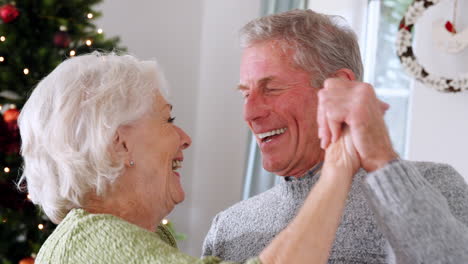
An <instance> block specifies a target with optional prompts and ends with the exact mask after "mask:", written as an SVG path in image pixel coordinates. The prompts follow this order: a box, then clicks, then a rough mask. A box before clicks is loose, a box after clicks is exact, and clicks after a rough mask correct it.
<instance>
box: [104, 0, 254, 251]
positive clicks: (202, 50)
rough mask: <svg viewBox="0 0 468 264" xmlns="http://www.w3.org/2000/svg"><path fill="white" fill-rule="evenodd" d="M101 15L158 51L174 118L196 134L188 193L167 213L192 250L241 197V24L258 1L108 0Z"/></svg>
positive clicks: (144, 52)
mask: <svg viewBox="0 0 468 264" xmlns="http://www.w3.org/2000/svg"><path fill="white" fill-rule="evenodd" d="M99 9H100V10H102V11H103V17H102V18H101V19H100V20H99V21H98V25H100V26H101V27H102V28H103V30H104V32H105V33H106V34H107V35H108V36H115V35H118V36H120V37H121V39H122V44H123V45H125V46H126V47H128V50H129V52H130V53H132V54H134V55H136V56H137V57H139V58H147V59H150V58H156V59H157V60H158V61H159V63H160V64H161V65H162V68H163V69H164V70H165V73H166V77H167V79H168V81H169V84H170V86H171V94H172V96H171V98H170V101H171V103H173V105H174V115H175V116H176V117H177V119H176V123H177V124H179V125H180V126H181V127H182V128H184V129H185V130H186V131H187V132H188V134H189V135H191V137H192V140H193V144H192V147H191V148H189V149H188V150H187V151H185V152H184V154H185V161H184V164H183V166H184V168H183V169H182V170H181V175H182V182H183V186H184V189H185V191H186V200H185V201H184V202H183V203H182V204H181V205H178V206H177V207H176V209H175V210H174V212H173V213H172V214H171V215H170V216H169V219H170V220H171V221H172V222H174V223H175V226H176V230H177V231H178V232H182V233H185V234H186V235H187V237H188V239H187V240H186V241H184V242H182V243H179V246H180V248H181V249H182V250H183V251H184V252H187V253H189V254H191V255H194V256H199V255H200V254H201V243H202V242H203V238H204V236H205V235H206V232H207V231H208V228H209V226H210V224H211V219H212V218H213V217H214V215H215V214H216V213H217V212H219V211H220V210H222V209H225V208H227V207H228V206H230V205H232V204H233V203H235V202H237V201H239V200H240V198H241V192H242V182H243V174H244V165H245V160H246V146H247V131H248V130H247V128H246V126H245V124H244V123H243V121H242V115H241V110H242V100H241V97H240V95H239V94H238V92H237V91H236V90H235V87H236V85H237V83H238V79H239V60H240V49H239V48H238V40H237V38H238V30H239V29H240V27H241V26H242V25H243V24H245V23H246V22H247V21H249V20H251V19H253V18H255V17H257V16H258V15H259V14H260V0H235V1H216V0H191V1H163V0H141V1H138V4H136V3H135V2H133V1H126V0H112V1H111V0H107V1H104V2H103V4H102V5H101V6H100V8H99Z"/></svg>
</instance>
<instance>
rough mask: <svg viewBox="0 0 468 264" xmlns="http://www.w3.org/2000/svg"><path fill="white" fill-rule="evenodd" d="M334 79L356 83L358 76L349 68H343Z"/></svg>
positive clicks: (335, 74) (334, 75)
mask: <svg viewBox="0 0 468 264" xmlns="http://www.w3.org/2000/svg"><path fill="white" fill-rule="evenodd" d="M333 77H336V78H340V79H346V80H349V81H355V80H356V75H355V74H354V72H353V71H352V70H350V69H347V68H342V69H339V70H337V71H336V72H335V73H334V74H333Z"/></svg>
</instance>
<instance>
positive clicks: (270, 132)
mask: <svg viewBox="0 0 468 264" xmlns="http://www.w3.org/2000/svg"><path fill="white" fill-rule="evenodd" d="M286 130H287V128H280V129H275V130H271V131H268V132H265V133H261V134H257V137H258V138H260V139H264V138H266V137H271V136H274V135H280V134H283V133H284V132H286Z"/></svg>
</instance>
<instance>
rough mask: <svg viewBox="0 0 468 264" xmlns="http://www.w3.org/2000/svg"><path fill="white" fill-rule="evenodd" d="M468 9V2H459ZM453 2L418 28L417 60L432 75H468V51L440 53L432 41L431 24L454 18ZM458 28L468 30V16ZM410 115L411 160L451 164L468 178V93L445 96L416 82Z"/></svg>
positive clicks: (428, 16) (426, 15)
mask: <svg viewBox="0 0 468 264" xmlns="http://www.w3.org/2000/svg"><path fill="white" fill-rule="evenodd" d="M458 6H459V10H460V13H459V14H463V12H462V11H461V10H467V9H468V1H467V0H463V1H459V3H458ZM452 8H453V2H452V1H445V2H444V1H443V2H441V3H440V4H438V5H436V6H434V7H432V8H430V9H429V10H427V11H426V12H425V13H424V15H423V16H422V17H421V18H420V19H419V20H418V21H417V23H416V25H415V32H416V34H415V41H416V43H415V45H414V46H415V47H414V51H415V54H416V56H417V58H418V59H419V60H420V61H421V65H423V66H424V67H425V68H426V69H428V71H429V72H430V73H438V74H439V75H443V76H447V77H454V74H460V73H467V72H468V48H467V49H465V50H464V51H462V52H460V53H456V54H449V53H444V52H442V51H440V50H439V49H438V48H437V47H435V45H434V42H433V41H432V29H433V28H432V27H433V26H432V23H433V22H434V21H436V20H438V19H444V21H446V20H448V19H450V20H451V16H452ZM457 27H458V29H459V30H460V31H461V30H462V29H466V28H467V27H468V17H467V16H464V15H460V16H459V17H458V18H457ZM411 103H412V106H411V109H412V113H411V116H410V120H411V122H410V130H409V132H410V134H409V149H408V150H409V152H408V153H409V158H410V159H413V160H426V161H436V162H444V163H449V164H450V165H452V166H453V167H455V168H456V169H457V170H458V171H459V172H460V173H461V174H462V175H463V176H464V177H465V179H468V158H467V157H468V92H464V93H458V94H444V93H440V92H437V91H434V90H433V89H432V88H429V87H426V86H424V85H423V84H421V83H420V82H415V83H414V87H413V94H412V102H411Z"/></svg>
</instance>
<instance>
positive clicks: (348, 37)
mask: <svg viewBox="0 0 468 264" xmlns="http://www.w3.org/2000/svg"><path fill="white" fill-rule="evenodd" d="M266 41H278V42H279V43H280V44H281V47H282V49H283V50H285V51H286V50H287V49H289V48H291V47H292V48H293V49H294V51H295V52H294V57H293V61H294V63H295V64H297V66H299V67H300V68H301V69H303V70H305V71H307V72H309V73H311V75H312V76H311V77H312V78H313V80H311V81H312V85H313V86H322V85H323V81H324V80H325V79H326V78H328V77H331V75H332V74H333V73H335V72H336V71H337V70H339V69H342V68H347V69H350V70H352V71H353V72H354V74H355V76H356V79H357V80H360V81H361V80H362V75H363V66H362V60H361V54H360V51H359V44H358V42H357V38H356V34H355V33H354V32H353V30H352V29H350V28H349V27H348V26H346V25H345V23H344V19H343V18H342V17H339V16H330V15H324V14H319V13H316V12H314V11H312V10H292V11H288V12H283V13H279V14H274V15H269V16H265V17H260V18H258V19H255V20H253V21H251V22H249V23H248V24H247V25H245V26H244V27H243V28H242V29H241V32H240V42H241V47H242V48H247V47H249V46H252V45H255V44H257V43H261V42H266Z"/></svg>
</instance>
